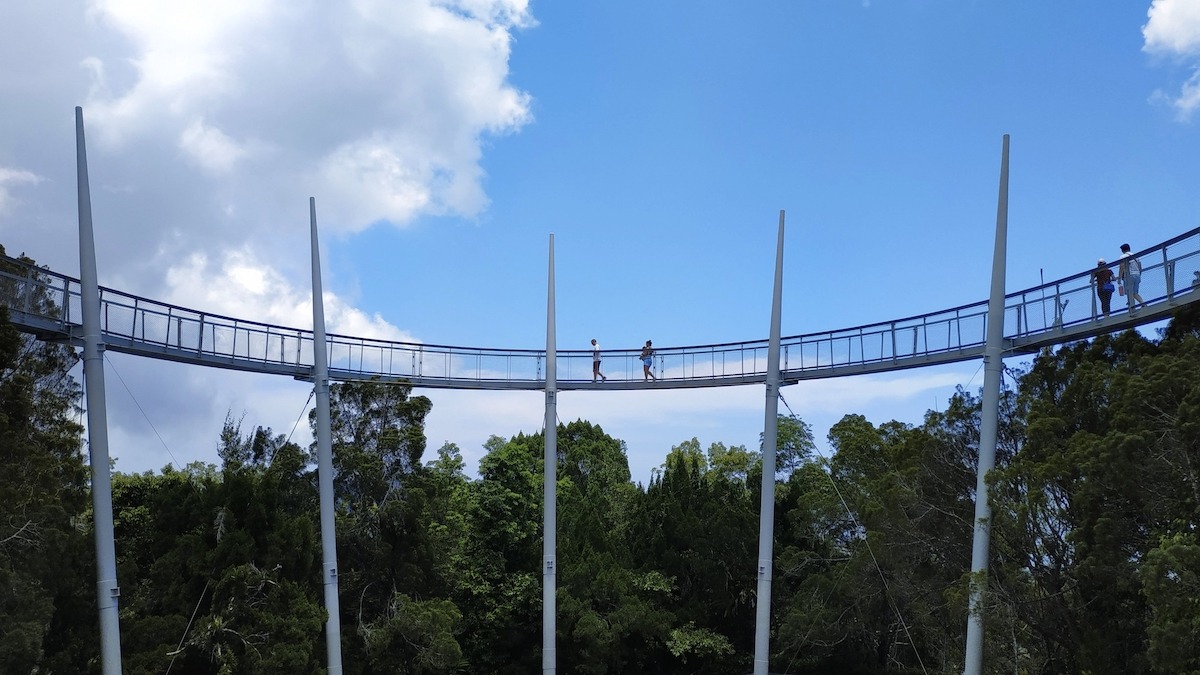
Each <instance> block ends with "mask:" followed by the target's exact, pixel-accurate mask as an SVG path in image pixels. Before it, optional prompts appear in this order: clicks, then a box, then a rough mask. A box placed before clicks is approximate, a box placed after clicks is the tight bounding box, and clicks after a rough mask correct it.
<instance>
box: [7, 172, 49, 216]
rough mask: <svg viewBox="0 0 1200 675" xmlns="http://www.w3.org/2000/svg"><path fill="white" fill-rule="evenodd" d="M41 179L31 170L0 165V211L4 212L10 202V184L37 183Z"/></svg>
mask: <svg viewBox="0 0 1200 675" xmlns="http://www.w3.org/2000/svg"><path fill="white" fill-rule="evenodd" d="M41 180H42V179H41V178H40V177H38V176H37V175H36V174H34V173H33V172H31V171H25V170H23V169H10V168H7V167H3V166H0V213H4V211H5V210H7V208H8V207H9V205H10V204H12V201H13V197H12V192H11V186H13V185H18V184H25V185H37V184H38V183H40V182H41Z"/></svg>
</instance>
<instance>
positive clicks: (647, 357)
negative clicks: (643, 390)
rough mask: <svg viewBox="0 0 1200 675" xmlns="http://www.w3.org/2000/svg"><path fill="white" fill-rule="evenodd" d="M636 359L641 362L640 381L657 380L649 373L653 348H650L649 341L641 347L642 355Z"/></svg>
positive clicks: (652, 362) (652, 359)
mask: <svg viewBox="0 0 1200 675" xmlns="http://www.w3.org/2000/svg"><path fill="white" fill-rule="evenodd" d="M638 358H640V359H641V360H642V379H643V380H646V381H649V380H657V379H658V378H657V377H655V376H654V373H652V372H650V366H652V365H654V347H652V346H651V344H650V341H649V340H646V346H645V347H642V354H641V356H639V357H638Z"/></svg>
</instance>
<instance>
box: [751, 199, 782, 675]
mask: <svg viewBox="0 0 1200 675" xmlns="http://www.w3.org/2000/svg"><path fill="white" fill-rule="evenodd" d="M782 313H783V211H780V212H779V240H778V242H777V243H776V244H775V291H774V293H773V294H772V297H771V337H770V340H769V341H768V343H767V344H768V347H767V406H766V416H765V419H764V420H763V448H762V503H761V506H760V507H759V520H758V605H757V607H756V608H755V615H754V675H767V672H768V671H769V666H770V660H771V651H770V634H771V570H772V565H773V559H774V550H775V446H776V444H777V443H778V441H777V437H778V433H779V381H780V376H779V340H780V338H779V333H780V323H781V315H782Z"/></svg>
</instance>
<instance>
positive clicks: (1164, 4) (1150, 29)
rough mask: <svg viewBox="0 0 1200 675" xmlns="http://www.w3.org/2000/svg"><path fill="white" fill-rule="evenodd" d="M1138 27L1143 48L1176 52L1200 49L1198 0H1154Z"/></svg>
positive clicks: (1174, 53) (1194, 52)
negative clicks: (1146, 18)
mask: <svg viewBox="0 0 1200 675" xmlns="http://www.w3.org/2000/svg"><path fill="white" fill-rule="evenodd" d="M1146 15H1147V17H1149V20H1148V21H1147V22H1146V25H1145V26H1143V27H1142V37H1144V38H1145V40H1146V45H1145V47H1144V49H1145V50H1146V51H1148V52H1158V53H1164V54H1168V55H1174V56H1180V55H1188V54H1193V55H1194V54H1197V53H1200V2H1196V0H1154V1H1153V2H1152V3H1151V4H1150V9H1149V10H1148V11H1147V12H1146Z"/></svg>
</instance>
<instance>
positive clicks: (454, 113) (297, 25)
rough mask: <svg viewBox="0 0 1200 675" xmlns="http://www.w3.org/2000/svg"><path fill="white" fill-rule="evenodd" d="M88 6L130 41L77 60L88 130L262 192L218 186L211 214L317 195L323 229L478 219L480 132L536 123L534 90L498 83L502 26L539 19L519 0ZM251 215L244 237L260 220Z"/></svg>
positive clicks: (505, 45) (503, 70)
mask: <svg viewBox="0 0 1200 675" xmlns="http://www.w3.org/2000/svg"><path fill="white" fill-rule="evenodd" d="M93 10H94V14H95V15H96V17H98V19H99V22H100V23H101V25H104V26H108V27H110V28H111V29H112V30H114V31H116V32H117V33H118V34H119V35H121V36H122V37H124V38H125V39H126V40H127V41H128V43H129V44H130V45H131V51H130V53H129V54H126V55H119V56H118V55H116V54H97V55H93V56H91V57H89V58H87V59H85V64H84V65H85V68H86V69H87V71H88V72H89V73H91V75H92V77H93V78H94V79H93V85H92V88H91V95H90V97H89V100H88V102H87V105H86V106H85V109H86V111H87V115H88V119H89V126H90V127H94V128H95V129H96V134H95V135H96V137H97V138H98V139H100V141H101V142H102V143H104V144H105V147H107V148H109V149H110V150H112V151H114V152H129V151H131V150H132V149H134V148H135V147H144V146H146V145H155V146H157V147H160V148H162V147H175V148H177V149H178V151H179V152H181V153H182V154H183V155H184V156H185V157H187V158H188V159H189V160H190V161H192V162H193V163H195V164H196V165H197V166H198V167H200V168H201V169H202V170H203V171H205V172H206V173H207V174H208V177H209V178H210V179H212V180H214V181H215V182H213V183H209V184H205V183H201V184H198V185H196V186H195V188H196V189H205V188H206V187H207V189H209V190H211V191H216V192H221V191H224V192H226V194H228V193H232V192H236V193H237V194H238V197H237V199H239V200H241V201H257V202H259V208H253V207H251V208H247V205H246V204H238V203H232V204H231V203H229V201H228V197H227V198H226V201H225V203H223V204H221V205H220V208H219V209H218V208H215V206H216V205H214V213H225V214H228V213H236V214H251V213H255V214H257V213H271V212H272V211H271V207H272V206H274V205H277V203H278V201H277V200H283V199H296V195H297V194H301V195H304V194H311V195H315V196H317V197H318V199H319V200H320V201H321V204H322V214H323V221H324V222H325V223H326V229H328V230H336V229H343V230H348V231H357V230H361V229H363V228H365V227H367V226H368V225H370V224H372V223H375V222H378V221H381V220H386V221H389V222H391V223H393V224H396V225H404V224H406V223H408V222H410V221H411V220H413V219H414V218H416V217H418V216H420V215H423V214H438V215H440V214H447V213H451V214H460V215H467V216H473V215H475V214H477V213H479V212H480V210H481V209H483V208H484V207H486V205H487V203H488V200H487V198H486V196H485V194H484V191H483V188H482V185H481V181H482V179H483V171H482V169H481V168H480V166H479V161H480V158H481V155H482V153H481V150H480V143H481V142H483V137H484V136H485V135H486V134H505V133H509V132H511V131H515V130H517V129H519V128H520V127H521V126H522V125H524V124H526V123H527V122H528V121H529V120H530V119H531V118H530V113H529V103H530V101H529V96H528V95H527V94H525V93H523V92H520V91H518V90H516V89H515V88H513V87H512V86H511V85H510V84H509V83H508V82H507V76H508V57H509V53H510V44H511V40H512V36H511V31H513V30H516V29H519V28H523V27H527V26H530V25H532V24H533V20H532V17H531V16H530V15H529V12H528V5H527V3H526V2H520V1H517V0H458V1H454V2H438V1H437V0H408V1H406V2H391V1H388V2H384V1H383V0H356V1H355V2H350V3H334V4H327V3H313V2H308V3H304V2H301V3H290V2H281V1H277V0H252V1H246V0H218V1H207V2H195V1H191V2H176V3H171V4H170V6H169V7H168V6H165V5H162V4H161V3H155V2H151V1H148V0H95V1H94V4H93ZM123 64H128V66H129V67H131V68H132V77H131V78H129V80H130V81H129V82H128V83H126V85H125V86H123V87H119V86H117V85H116V84H115V83H114V82H113V81H112V79H113V78H111V76H110V75H109V73H110V71H112V70H113V68H114V67H120V66H122V65H123ZM249 139H253V140H252V141H251V140H249ZM301 198H303V197H301ZM263 202H266V203H263ZM245 217H251V216H249V215H247V216H245ZM251 225H252V227H250V228H244V231H243V233H242V236H243V237H247V238H250V239H253V238H254V235H255V231H256V230H261V227H260V226H259V224H258V223H251Z"/></svg>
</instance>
